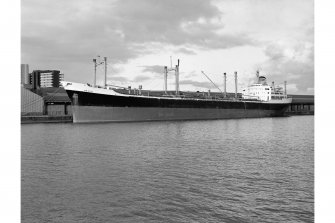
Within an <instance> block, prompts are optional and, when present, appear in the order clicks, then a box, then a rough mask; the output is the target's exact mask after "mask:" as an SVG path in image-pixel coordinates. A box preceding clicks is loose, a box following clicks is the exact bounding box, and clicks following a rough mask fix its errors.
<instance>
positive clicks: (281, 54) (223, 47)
mask: <svg viewBox="0 0 335 223" xmlns="http://www.w3.org/2000/svg"><path fill="white" fill-rule="evenodd" d="M21 7H22V10H21V13H22V17H21V19H22V21H21V22H22V23H21V24H22V30H21V31H22V32H21V35H22V44H21V46H22V54H21V57H22V60H21V62H22V63H27V64H29V66H30V67H29V68H30V71H32V70H34V69H56V70H60V71H61V72H62V73H64V76H65V80H67V81H74V82H83V83H92V82H93V70H94V67H93V62H92V59H93V58H95V57H97V56H98V55H100V56H101V58H103V57H104V56H106V57H107V58H108V64H109V65H108V83H109V84H115V85H122V86H128V85H131V86H132V87H138V85H140V84H141V85H143V88H144V89H156V90H158V89H163V66H170V56H172V63H173V65H175V64H176V63H177V59H180V84H181V85H180V89H181V90H200V91H202V90H205V91H207V89H211V90H213V91H215V87H214V86H213V85H212V84H210V82H209V81H208V80H207V79H206V77H205V76H204V75H202V74H201V71H204V72H205V73H206V74H207V75H208V76H209V77H210V78H211V79H212V80H213V81H214V82H215V83H216V84H217V85H219V86H220V87H221V86H222V85H223V75H222V74H223V73H224V72H226V73H227V77H228V78H227V81H228V82H227V90H228V91H234V75H233V72H234V71H237V72H238V82H239V91H241V89H242V88H243V87H246V86H247V85H248V84H249V83H251V82H252V80H253V79H254V77H255V72H256V70H257V69H259V70H260V73H261V74H262V75H265V76H266V77H267V79H268V82H272V81H275V83H276V84H283V82H284V81H285V80H286V81H287V82H288V86H287V89H288V93H291V94H314V2H313V1H312V0H280V1H279V0H213V1H206V0H120V1H117V0H114V1H113V0H100V1H94V0H57V1H55V0H52V1H51V0H22V1H21ZM103 75H104V70H103V66H100V67H99V68H98V73H97V76H98V80H97V82H98V83H100V84H102V81H103ZM168 83H169V85H168V88H169V89H171V90H173V89H174V74H173V73H169V79H168Z"/></svg>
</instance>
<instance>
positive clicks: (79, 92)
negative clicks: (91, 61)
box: [65, 83, 289, 123]
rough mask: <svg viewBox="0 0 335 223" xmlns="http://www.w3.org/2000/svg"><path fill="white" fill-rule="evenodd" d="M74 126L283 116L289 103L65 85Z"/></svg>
mask: <svg viewBox="0 0 335 223" xmlns="http://www.w3.org/2000/svg"><path fill="white" fill-rule="evenodd" d="M65 90H66V92H67V94H68V96H69V98H70V99H71V102H72V113H73V122H74V123H88V122H134V121H168V120H206V119H229V118H261V117H275V116H283V115H284V112H285V110H286V109H287V107H288V105H289V103H288V102H287V101H277V102H261V101H240V100H216V99H199V98H176V97H174V98H173V97H152V96H142V95H126V94H120V93H117V92H115V91H113V90H112V89H101V88H100V89H98V88H92V87H89V86H87V85H83V84H73V83H71V84H69V85H65Z"/></svg>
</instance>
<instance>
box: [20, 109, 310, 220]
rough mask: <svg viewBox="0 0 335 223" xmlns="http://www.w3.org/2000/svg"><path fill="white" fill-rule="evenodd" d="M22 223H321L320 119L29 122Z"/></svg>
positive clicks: (24, 138) (24, 143)
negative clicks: (317, 191) (317, 199)
mask: <svg viewBox="0 0 335 223" xmlns="http://www.w3.org/2000/svg"><path fill="white" fill-rule="evenodd" d="M21 133H22V152H21V160H22V165H21V166H22V171H21V176H22V178H21V179H22V180H21V181H22V183H21V190H22V191H21V196H22V199H21V203H22V207H21V208H22V211H21V212H22V215H21V218H22V222H314V117H313V116H293V117H286V118H262V119H238V120H215V121H184V122H142V123H108V124H107V123H105V124H25V125H21Z"/></svg>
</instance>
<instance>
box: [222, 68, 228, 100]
mask: <svg viewBox="0 0 335 223" xmlns="http://www.w3.org/2000/svg"><path fill="white" fill-rule="evenodd" d="M226 84H227V75H226V73H223V90H224V91H223V97H224V98H226V97H227V88H226Z"/></svg>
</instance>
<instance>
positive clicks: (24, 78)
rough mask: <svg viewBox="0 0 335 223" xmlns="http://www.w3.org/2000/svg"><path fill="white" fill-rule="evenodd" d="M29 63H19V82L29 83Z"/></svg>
mask: <svg viewBox="0 0 335 223" xmlns="http://www.w3.org/2000/svg"><path fill="white" fill-rule="evenodd" d="M29 82H30V78H29V65H28V64H21V84H29Z"/></svg>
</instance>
